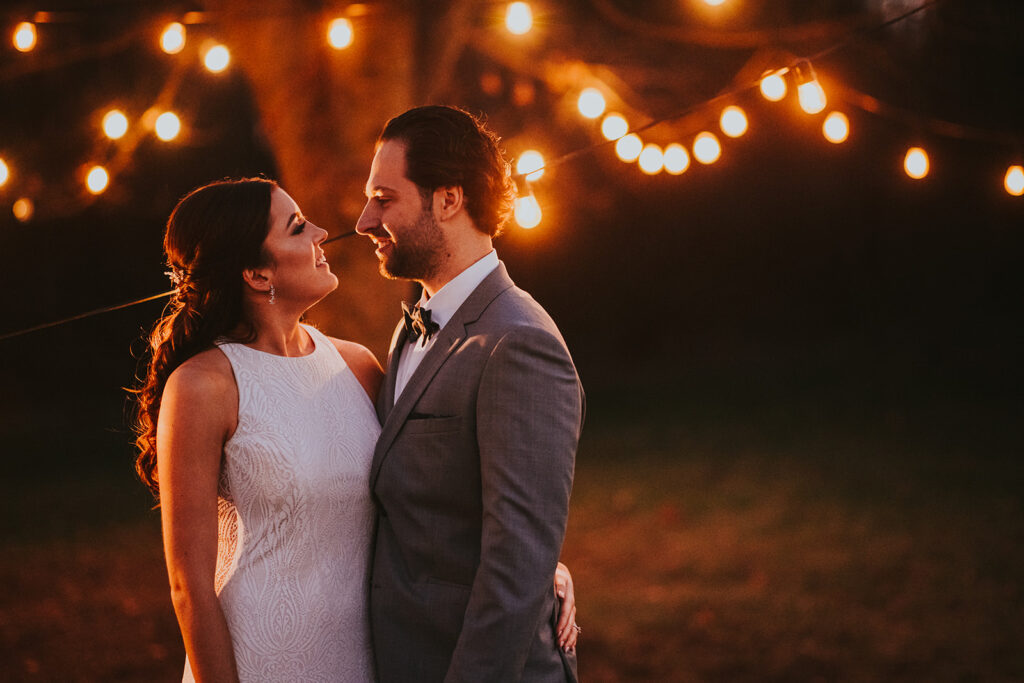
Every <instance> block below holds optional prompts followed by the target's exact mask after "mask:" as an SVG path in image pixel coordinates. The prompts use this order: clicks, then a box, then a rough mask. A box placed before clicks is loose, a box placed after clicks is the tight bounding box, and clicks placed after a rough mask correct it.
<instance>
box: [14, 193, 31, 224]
mask: <svg viewBox="0 0 1024 683" xmlns="http://www.w3.org/2000/svg"><path fill="white" fill-rule="evenodd" d="M11 213H13V214H14V217H15V218H16V219H17V220H18V221H20V222H22V223H28V222H29V221H30V220H32V216H34V215H35V213H36V205H35V204H34V203H33V202H32V200H31V199H29V198H28V197H22V198H20V199H19V200H18V201H16V202H14V206H12V207H11Z"/></svg>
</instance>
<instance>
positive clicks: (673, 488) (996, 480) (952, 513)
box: [0, 405, 1024, 683]
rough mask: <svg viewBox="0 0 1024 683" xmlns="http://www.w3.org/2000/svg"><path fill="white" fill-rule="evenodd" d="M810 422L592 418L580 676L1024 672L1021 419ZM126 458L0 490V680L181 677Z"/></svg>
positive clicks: (976, 414) (582, 484)
mask: <svg viewBox="0 0 1024 683" xmlns="http://www.w3.org/2000/svg"><path fill="white" fill-rule="evenodd" d="M819 417H820V411H816V410H814V409H813V407H809V406H805V407H804V408H802V409H794V410H792V411H789V412H787V411H785V410H782V408H780V407H778V406H776V407H775V408H774V409H773V410H772V411H769V412H767V413H761V414H746V415H744V416H742V417H720V416H716V415H714V414H712V413H709V412H707V411H706V410H705V411H704V412H703V413H701V411H700V409H699V408H696V407H694V406H681V405H680V406H672V408H671V409H668V408H667V407H666V406H664V405H663V406H662V407H661V409H660V410H658V411H656V412H649V411H645V410H644V409H640V408H637V407H636V406H634V408H633V409H632V410H631V411H629V412H627V411H626V410H625V409H624V408H623V409H608V408H602V407H601V406H600V405H598V406H597V407H596V408H595V409H594V411H593V412H592V413H591V415H590V418H589V423H588V430H587V433H586V434H585V437H584V440H583V442H582V444H581V448H580V454H579V458H578V470H577V477H576V485H575V491H574V496H573V507H572V514H571V519H570V528H569V534H568V539H567V542H566V547H565V551H564V558H565V560H566V561H567V562H568V564H569V565H570V567H571V569H572V571H573V574H574V576H575V580H576V585H577V591H578V597H579V601H580V606H579V609H580V614H579V622H580V623H581V624H582V625H583V628H584V631H583V635H582V640H581V645H580V649H579V651H580V663H581V664H580V666H581V675H582V678H583V680H584V681H587V682H589V683H601V682H605V681H1011V680H1024V653H1022V650H1021V647H1020V644H1021V643H1022V642H1024V595H1022V583H1024V581H1022V576H1024V575H1022V571H1021V568H1022V567H1024V514H1022V512H1024V510H1022V503H1024V494H1022V491H1024V467H1022V464H1021V455H1022V453H1021V452H1020V445H1021V439H1020V438H1019V435H1018V431H1019V425H1018V423H1017V422H1016V421H1015V418H1016V417H1017V415H1015V414H1014V413H1013V411H1012V410H1010V409H1009V408H1006V409H1001V412H1000V410H997V411H995V412H993V411H989V410H979V409H976V408H975V409H974V410H972V411H962V410H960V409H959V408H958V407H955V406H954V407H947V408H945V409H943V410H942V411H939V412H933V413H930V414H927V415H918V416H911V417H910V418H908V417H906V416H903V417H900V418H898V419H897V418H891V419H883V420H881V421H873V420H871V419H864V420H860V421H853V422H845V423H844V422H842V421H832V422H825V421H823V420H820V419H818V418H819ZM5 427H6V428H7V429H8V431H11V430H12V429H15V427H14V426H12V423H9V424H7V425H5ZM117 439H121V440H122V441H123V435H112V436H108V437H100V438H98V440H97V442H96V443H94V444H89V443H85V444H84V445H82V444H79V445H78V447H81V448H86V449H89V450H95V449H99V448H104V447H109V444H110V443H114V442H116V441H117ZM105 444H106V446H105ZM37 447H38V444H37V445H36V447H33V448H37ZM115 450H117V449H115ZM28 451H31V452H32V453H34V455H33V456H32V457H36V458H38V457H40V456H39V454H38V452H37V451H35V450H33V449H32V448H28ZM127 457H128V453H127V450H126V449H124V448H123V447H122V448H120V450H117V455H116V457H113V456H112V457H109V458H106V459H105V460H104V461H103V463H104V464H103V465H102V466H101V467H96V466H95V463H93V465H91V466H85V465H80V466H74V465H67V464H66V463H64V464H62V465H61V467H59V468H56V467H55V468H53V470H52V471H51V470H50V469H48V468H47V467H45V465H44V464H41V463H39V462H36V463H35V465H33V466H28V465H26V466H24V467H22V468H20V470H21V471H17V472H14V473H13V474H12V475H11V476H10V477H5V484H4V488H5V491H4V495H3V496H2V499H0V659H2V661H3V662H4V669H5V672H4V675H3V678H4V680H11V681H21V680H25V681H156V680H168V681H169V680H176V679H177V678H178V677H179V676H180V671H181V666H182V660H183V652H182V647H181V644H180V640H179V637H178V635H177V629H176V625H175V622H174V617H173V614H172V612H171V608H170V602H169V599H168V595H167V587H166V576H165V574H164V569H163V563H162V558H161V552H160V538H159V527H158V518H157V514H156V513H155V512H153V511H151V510H149V509H148V501H147V497H146V495H145V494H144V493H143V492H142V490H141V487H140V486H139V485H138V484H137V483H136V482H134V481H133V479H132V476H131V473H130V472H129V471H128V468H127V466H126V465H127ZM57 472H59V473H60V474H57Z"/></svg>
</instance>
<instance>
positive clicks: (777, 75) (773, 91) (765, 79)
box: [759, 69, 788, 102]
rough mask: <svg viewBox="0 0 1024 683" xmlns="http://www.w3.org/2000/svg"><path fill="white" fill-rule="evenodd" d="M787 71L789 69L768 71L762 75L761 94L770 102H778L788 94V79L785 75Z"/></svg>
mask: <svg viewBox="0 0 1024 683" xmlns="http://www.w3.org/2000/svg"><path fill="white" fill-rule="evenodd" d="M787 71H788V69H779V70H778V71H766V72H765V75H764V76H762V77H761V83H760V85H759V87H760V89H761V95H762V96H763V97H764V98H765V99H766V100H768V101H769V102H778V101H779V100H781V99H782V98H783V97H785V96H786V79H785V78H783V76H784V75H785V74H786V72H787Z"/></svg>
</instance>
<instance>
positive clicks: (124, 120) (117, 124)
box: [103, 109, 128, 140]
mask: <svg viewBox="0 0 1024 683" xmlns="http://www.w3.org/2000/svg"><path fill="white" fill-rule="evenodd" d="M103 132H104V133H105V134H106V136H107V137H108V138H110V139H111V140H120V139H121V138H123V137H124V134H125V133H127V132H128V117H127V116H125V115H124V114H123V113H122V112H121V111H119V110H117V109H111V110H110V111H108V112H107V113H106V114H105V115H104V116H103Z"/></svg>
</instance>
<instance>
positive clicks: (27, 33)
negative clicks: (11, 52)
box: [11, 21, 36, 52]
mask: <svg viewBox="0 0 1024 683" xmlns="http://www.w3.org/2000/svg"><path fill="white" fill-rule="evenodd" d="M11 42H13V43H14V47H15V49H17V50H18V51H19V52H29V51H31V50H32V49H33V48H34V47H35V46H36V25H35V24H33V23H30V22H27V21H23V22H21V23H20V24H18V25H17V26H15V27H14V35H13V36H12V38H11Z"/></svg>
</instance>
